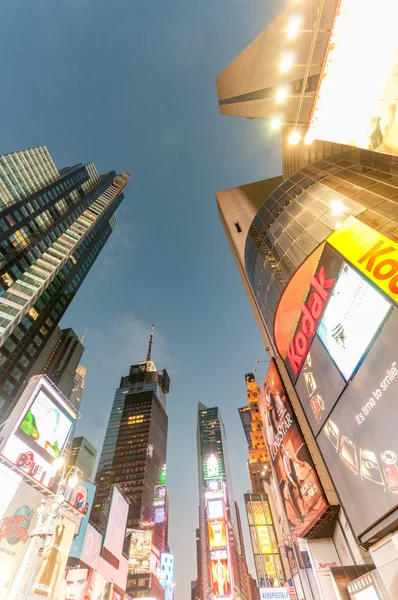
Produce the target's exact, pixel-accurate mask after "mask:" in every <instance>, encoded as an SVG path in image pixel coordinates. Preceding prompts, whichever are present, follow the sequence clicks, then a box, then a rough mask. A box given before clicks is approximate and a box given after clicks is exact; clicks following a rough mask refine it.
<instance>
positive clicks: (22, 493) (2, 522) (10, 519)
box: [0, 482, 42, 600]
mask: <svg viewBox="0 0 398 600" xmlns="http://www.w3.org/2000/svg"><path fill="white" fill-rule="evenodd" d="M41 498H42V496H41V494H40V492H39V491H37V490H35V489H34V488H33V487H32V486H30V485H28V484H27V483H25V482H22V483H20V485H19V487H18V489H17V491H16V492H15V494H14V497H13V498H12V500H11V502H10V504H9V506H8V507H7V509H6V510H5V512H4V515H3V517H2V518H1V519H0V600H4V598H6V594H7V593H8V590H9V589H10V586H11V584H12V581H13V579H14V576H15V575H16V572H17V570H18V567H19V565H20V563H21V561H22V558H23V556H24V554H25V551H26V549H27V547H28V544H29V539H30V538H29V533H30V532H31V531H32V529H33V528H34V526H35V524H36V521H37V512H36V511H37V509H38V507H39V506H40V502H41Z"/></svg>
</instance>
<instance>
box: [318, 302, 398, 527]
mask: <svg viewBox="0 0 398 600" xmlns="http://www.w3.org/2000/svg"><path fill="white" fill-rule="evenodd" d="M397 331H398V309H396V308H395V309H394V310H393V312H392V315H391V316H390V318H389V319H387V321H386V323H385V324H384V326H383V329H382V331H381V332H380V334H379V336H378V338H377V339H376V341H375V342H374V344H373V345H372V347H371V349H370V350H369V353H368V355H367V356H366V358H365V360H364V362H363V364H362V365H361V368H360V369H359V370H358V372H357V373H356V375H355V377H354V378H353V380H352V381H351V383H350V384H349V385H348V386H347V387H346V388H345V390H344V392H343V394H342V395H341V397H340V399H339V401H338V403H337V404H336V406H335V408H334V409H333V410H332V412H331V414H330V416H329V418H328V420H327V421H326V423H325V425H324V427H323V429H322V430H321V431H320V433H319V435H318V437H317V442H318V445H319V448H320V450H321V452H322V455H323V458H324V460H325V462H326V465H327V467H328V469H329V472H330V474H331V476H332V478H333V482H334V484H335V486H336V489H337V492H338V494H339V496H340V498H341V501H342V503H343V504H344V509H345V511H346V513H347V516H348V518H349V520H350V523H351V525H352V527H353V529H354V531H355V534H356V535H357V536H358V537H361V536H362V535H363V534H364V533H365V532H366V530H368V529H369V528H371V527H374V524H375V523H376V522H377V521H379V520H380V519H381V518H383V517H384V516H385V515H386V514H387V513H390V512H391V511H392V510H394V509H395V508H396V507H398V438H397V432H396V424H397V422H398V402H397V398H398V355H397V343H396V339H397Z"/></svg>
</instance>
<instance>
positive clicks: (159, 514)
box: [155, 508, 165, 523]
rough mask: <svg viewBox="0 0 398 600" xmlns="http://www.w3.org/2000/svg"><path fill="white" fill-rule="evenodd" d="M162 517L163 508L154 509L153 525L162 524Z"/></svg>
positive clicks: (163, 515)
mask: <svg viewBox="0 0 398 600" xmlns="http://www.w3.org/2000/svg"><path fill="white" fill-rule="evenodd" d="M164 517H165V513H164V508H155V523H163V521H164Z"/></svg>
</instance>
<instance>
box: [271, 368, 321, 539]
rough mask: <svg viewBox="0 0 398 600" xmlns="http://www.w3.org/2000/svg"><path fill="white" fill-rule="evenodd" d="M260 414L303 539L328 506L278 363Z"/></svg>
mask: <svg viewBox="0 0 398 600" xmlns="http://www.w3.org/2000/svg"><path fill="white" fill-rule="evenodd" d="M259 411H260V415H261V418H262V422H263V429H264V435H265V438H266V441H267V446H268V453H269V456H270V459H271V460H272V463H273V465H274V468H275V472H276V476H277V481H278V486H279V489H280V493H281V496H282V498H283V502H284V508H285V511H286V515H287V518H288V520H289V523H290V528H291V532H292V534H293V535H295V536H298V537H300V536H303V535H304V534H305V533H306V532H307V531H308V530H309V529H310V528H311V527H312V525H314V523H316V521H317V520H318V519H319V517H320V516H321V515H322V514H323V513H324V512H325V510H326V509H327V507H328V504H327V501H326V498H325V496H324V494H323V492H322V488H321V484H320V482H319V479H318V476H317V474H316V472H315V469H314V465H313V463H312V460H311V457H310V454H309V452H308V449H307V447H306V445H305V442H304V438H303V436H302V434H301V431H300V428H299V425H298V423H297V420H296V417H295V415H294V412H293V409H292V406H291V404H290V401H289V398H288V396H287V393H286V390H285V387H284V385H283V383H282V380H281V377H280V375H279V372H278V368H277V366H276V362H275V361H274V360H272V361H271V364H270V366H269V368H268V371H267V373H266V376H265V379H264V384H263V388H262V390H261V397H260V401H259Z"/></svg>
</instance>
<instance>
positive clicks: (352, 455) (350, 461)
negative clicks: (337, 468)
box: [339, 435, 358, 475]
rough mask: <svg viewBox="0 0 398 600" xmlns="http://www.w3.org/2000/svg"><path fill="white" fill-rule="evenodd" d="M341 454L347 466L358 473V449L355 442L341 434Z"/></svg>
mask: <svg viewBox="0 0 398 600" xmlns="http://www.w3.org/2000/svg"><path fill="white" fill-rule="evenodd" d="M339 454H340V458H341V460H342V461H343V463H344V464H345V465H346V467H348V468H349V469H350V470H351V471H352V472H353V473H354V474H355V475H358V459H357V450H356V447H355V444H354V442H352V441H351V440H349V439H348V437H346V436H345V435H342V436H341V440H340V452H339Z"/></svg>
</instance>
